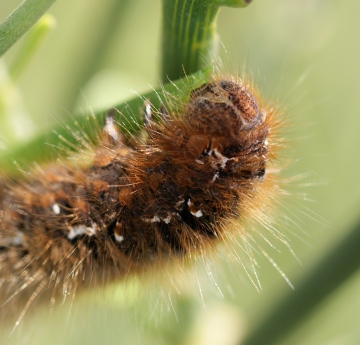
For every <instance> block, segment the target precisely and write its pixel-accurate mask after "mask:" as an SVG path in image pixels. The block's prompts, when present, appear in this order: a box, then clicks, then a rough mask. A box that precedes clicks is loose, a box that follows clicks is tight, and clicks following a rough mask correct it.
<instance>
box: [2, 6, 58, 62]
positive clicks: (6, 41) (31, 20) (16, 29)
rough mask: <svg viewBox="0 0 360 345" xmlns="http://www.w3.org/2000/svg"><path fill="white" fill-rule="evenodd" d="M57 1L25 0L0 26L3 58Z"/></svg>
mask: <svg viewBox="0 0 360 345" xmlns="http://www.w3.org/2000/svg"><path fill="white" fill-rule="evenodd" d="M54 2H55V0H24V1H23V2H22V3H21V4H20V5H19V6H18V7H17V8H16V9H15V10H14V11H13V12H12V13H11V14H10V15H9V16H8V17H7V18H6V19H5V21H4V22H2V23H1V24H0V56H2V55H3V54H4V53H5V52H6V51H7V50H8V49H9V48H10V47H11V46H12V45H13V44H14V43H15V42H16V41H17V40H18V39H19V38H20V37H21V36H22V35H24V33H25V32H26V31H28V30H29V29H30V28H31V27H32V26H33V25H34V24H35V23H36V22H37V21H38V20H39V18H40V17H41V16H42V15H43V14H44V13H45V12H46V11H47V10H48V9H49V7H50V6H51V5H52V4H53V3H54Z"/></svg>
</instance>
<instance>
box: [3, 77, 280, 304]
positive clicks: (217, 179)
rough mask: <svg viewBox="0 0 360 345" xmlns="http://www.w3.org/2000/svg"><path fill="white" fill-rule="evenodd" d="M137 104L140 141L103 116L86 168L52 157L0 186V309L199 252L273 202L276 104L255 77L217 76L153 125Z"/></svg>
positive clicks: (66, 292)
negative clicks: (265, 100) (251, 80)
mask: <svg viewBox="0 0 360 345" xmlns="http://www.w3.org/2000/svg"><path fill="white" fill-rule="evenodd" d="M145 108H146V110H145V130H146V132H147V139H146V141H145V142H140V141H136V140H135V141H134V142H133V143H132V144H131V145H127V144H125V143H124V140H123V139H122V136H121V134H120V132H119V131H118V130H117V128H116V123H115V121H114V119H113V118H112V117H108V118H107V124H106V125H105V127H104V129H103V134H102V140H101V142H100V143H99V144H98V145H97V147H96V148H95V150H94V156H93V160H92V163H91V164H89V165H88V166H81V165H77V164H64V162H60V163H54V164H52V165H49V166H46V167H43V168H39V169H37V170H36V171H33V172H32V173H30V174H29V175H28V176H24V177H23V178H20V179H19V180H17V181H16V182H13V183H6V184H2V186H1V187H0V210H1V211H0V212H1V213H0V217H1V218H0V291H1V292H0V304H2V305H3V306H2V308H5V306H6V305H7V303H10V302H11V301H13V300H18V299H19V296H20V297H21V298H22V297H24V296H25V300H26V301H28V302H27V303H28V304H29V303H31V301H32V300H33V299H35V298H36V297H37V296H39V295H40V294H42V293H45V292H46V293H48V294H50V295H51V296H53V298H55V297H56V296H57V295H63V296H65V295H67V294H69V293H75V291H76V289H78V288H80V287H83V286H84V287H89V286H92V285H97V284H103V283H104V282H108V281H111V280H114V279H119V278H124V277H126V276H127V275H128V274H130V273H133V272H139V271H143V270H146V269H147V268H148V267H151V266H152V265H153V264H154V262H162V261H166V260H169V259H171V258H174V257H184V256H186V255H192V253H196V252H200V251H201V252H202V251H203V249H206V248H210V247H212V246H213V244H214V243H216V242H217V241H221V240H223V239H224V238H226V236H227V231H228V226H229V225H231V224H232V223H233V222H234V220H235V219H237V218H239V217H240V218H241V217H243V218H248V217H250V216H251V215H254V213H255V214H256V212H257V209H258V208H259V207H261V205H263V204H264V203H265V204H266V203H269V200H270V199H271V198H270V197H269V196H268V195H271V193H273V192H274V190H275V189H276V188H275V186H276V183H275V182H274V179H273V178H271V176H269V175H271V172H270V174H268V172H269V167H270V166H271V165H272V164H273V163H272V162H273V161H275V160H276V152H277V148H278V146H279V145H278V143H277V139H276V135H275V133H276V128H277V126H278V122H277V116H278V113H277V111H276V109H275V108H271V107H269V106H268V105H266V104H262V102H261V100H260V97H259V95H258V93H257V92H256V91H255V90H254V89H253V88H252V87H251V86H248V85H246V84H245V82H244V81H242V80H241V79H239V78H233V77H231V78H230V77H229V78H226V79H223V78H218V77H214V78H213V79H212V80H211V81H209V82H208V83H206V84H204V85H202V86H200V87H199V88H197V89H195V90H193V91H191V94H190V98H189V101H188V102H187V103H185V104H184V105H183V108H182V111H181V114H179V115H174V114H171V113H170V114H168V112H167V111H165V110H163V111H162V112H161V114H160V115H159V117H160V119H159V121H157V122H155V121H153V119H152V115H151V111H150V105H149V104H146V107H145ZM259 198H261V199H262V202H261V203H259V202H257V200H258V199H259ZM264 198H265V199H266V200H265V201H264ZM244 231H246V230H244Z"/></svg>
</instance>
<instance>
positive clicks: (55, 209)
mask: <svg viewBox="0 0 360 345" xmlns="http://www.w3.org/2000/svg"><path fill="white" fill-rule="evenodd" d="M52 211H53V212H54V214H56V215H58V214H60V206H59V205H58V204H53V205H52Z"/></svg>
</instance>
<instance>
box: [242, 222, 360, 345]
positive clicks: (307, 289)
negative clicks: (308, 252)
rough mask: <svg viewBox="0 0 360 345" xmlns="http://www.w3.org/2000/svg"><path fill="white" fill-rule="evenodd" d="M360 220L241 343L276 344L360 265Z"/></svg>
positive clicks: (247, 344)
mask: <svg viewBox="0 0 360 345" xmlns="http://www.w3.org/2000/svg"><path fill="white" fill-rule="evenodd" d="M359 248H360V222H359V223H357V224H355V226H354V227H353V228H352V229H350V231H349V232H348V233H347V235H346V236H345V237H344V238H343V239H342V240H341V241H340V242H338V243H336V245H335V246H334V247H333V248H332V250H329V251H328V253H327V254H326V256H325V257H324V258H323V259H322V260H321V261H320V262H319V263H318V264H317V265H316V266H315V267H314V269H313V270H311V272H309V273H308V274H307V275H306V277H304V278H303V279H302V280H301V282H302V283H299V284H295V285H296V289H295V291H291V292H290V293H289V294H288V295H287V296H286V297H285V298H284V299H283V300H282V301H281V302H280V303H278V304H277V305H276V307H275V308H274V309H273V310H271V312H270V313H269V315H267V316H266V317H265V318H264V320H263V321H262V322H260V324H259V325H258V326H257V327H256V328H254V329H253V330H252V331H251V332H250V334H249V335H248V337H247V338H246V339H245V341H242V342H241V345H259V344H267V345H272V344H277V343H278V341H280V340H282V339H284V338H285V337H286V336H287V335H289V334H290V333H291V331H292V330H293V329H294V328H295V327H297V326H299V324H300V323H301V322H302V321H304V320H306V318H307V317H308V316H309V315H310V314H311V313H312V312H313V311H314V310H315V308H317V307H318V306H319V304H320V303H321V302H322V301H324V300H325V299H326V298H327V297H329V295H330V294H331V293H332V292H333V291H334V290H335V289H337V288H338V287H339V286H340V285H341V284H343V283H344V282H345V281H346V280H347V279H348V278H349V277H350V276H351V275H352V274H354V273H355V272H357V271H358V270H359V267H360V250H359Z"/></svg>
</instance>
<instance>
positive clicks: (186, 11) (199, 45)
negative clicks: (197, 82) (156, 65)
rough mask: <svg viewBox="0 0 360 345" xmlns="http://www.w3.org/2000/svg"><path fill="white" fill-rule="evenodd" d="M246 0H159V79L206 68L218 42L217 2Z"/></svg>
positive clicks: (241, 0)
mask: <svg viewBox="0 0 360 345" xmlns="http://www.w3.org/2000/svg"><path fill="white" fill-rule="evenodd" d="M249 3H250V1H246V0H163V10H162V12H163V29H162V33H163V37H162V80H163V81H164V82H166V81H168V80H175V79H178V78H180V77H182V76H184V72H185V73H186V74H191V73H194V72H196V71H198V70H200V69H203V68H207V67H208V66H209V65H210V63H211V59H212V58H213V57H214V56H215V54H216V51H217V45H218V37H217V33H216V19H217V16H218V13H219V10H220V7H221V6H231V7H244V6H247V5H248V4H249Z"/></svg>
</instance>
